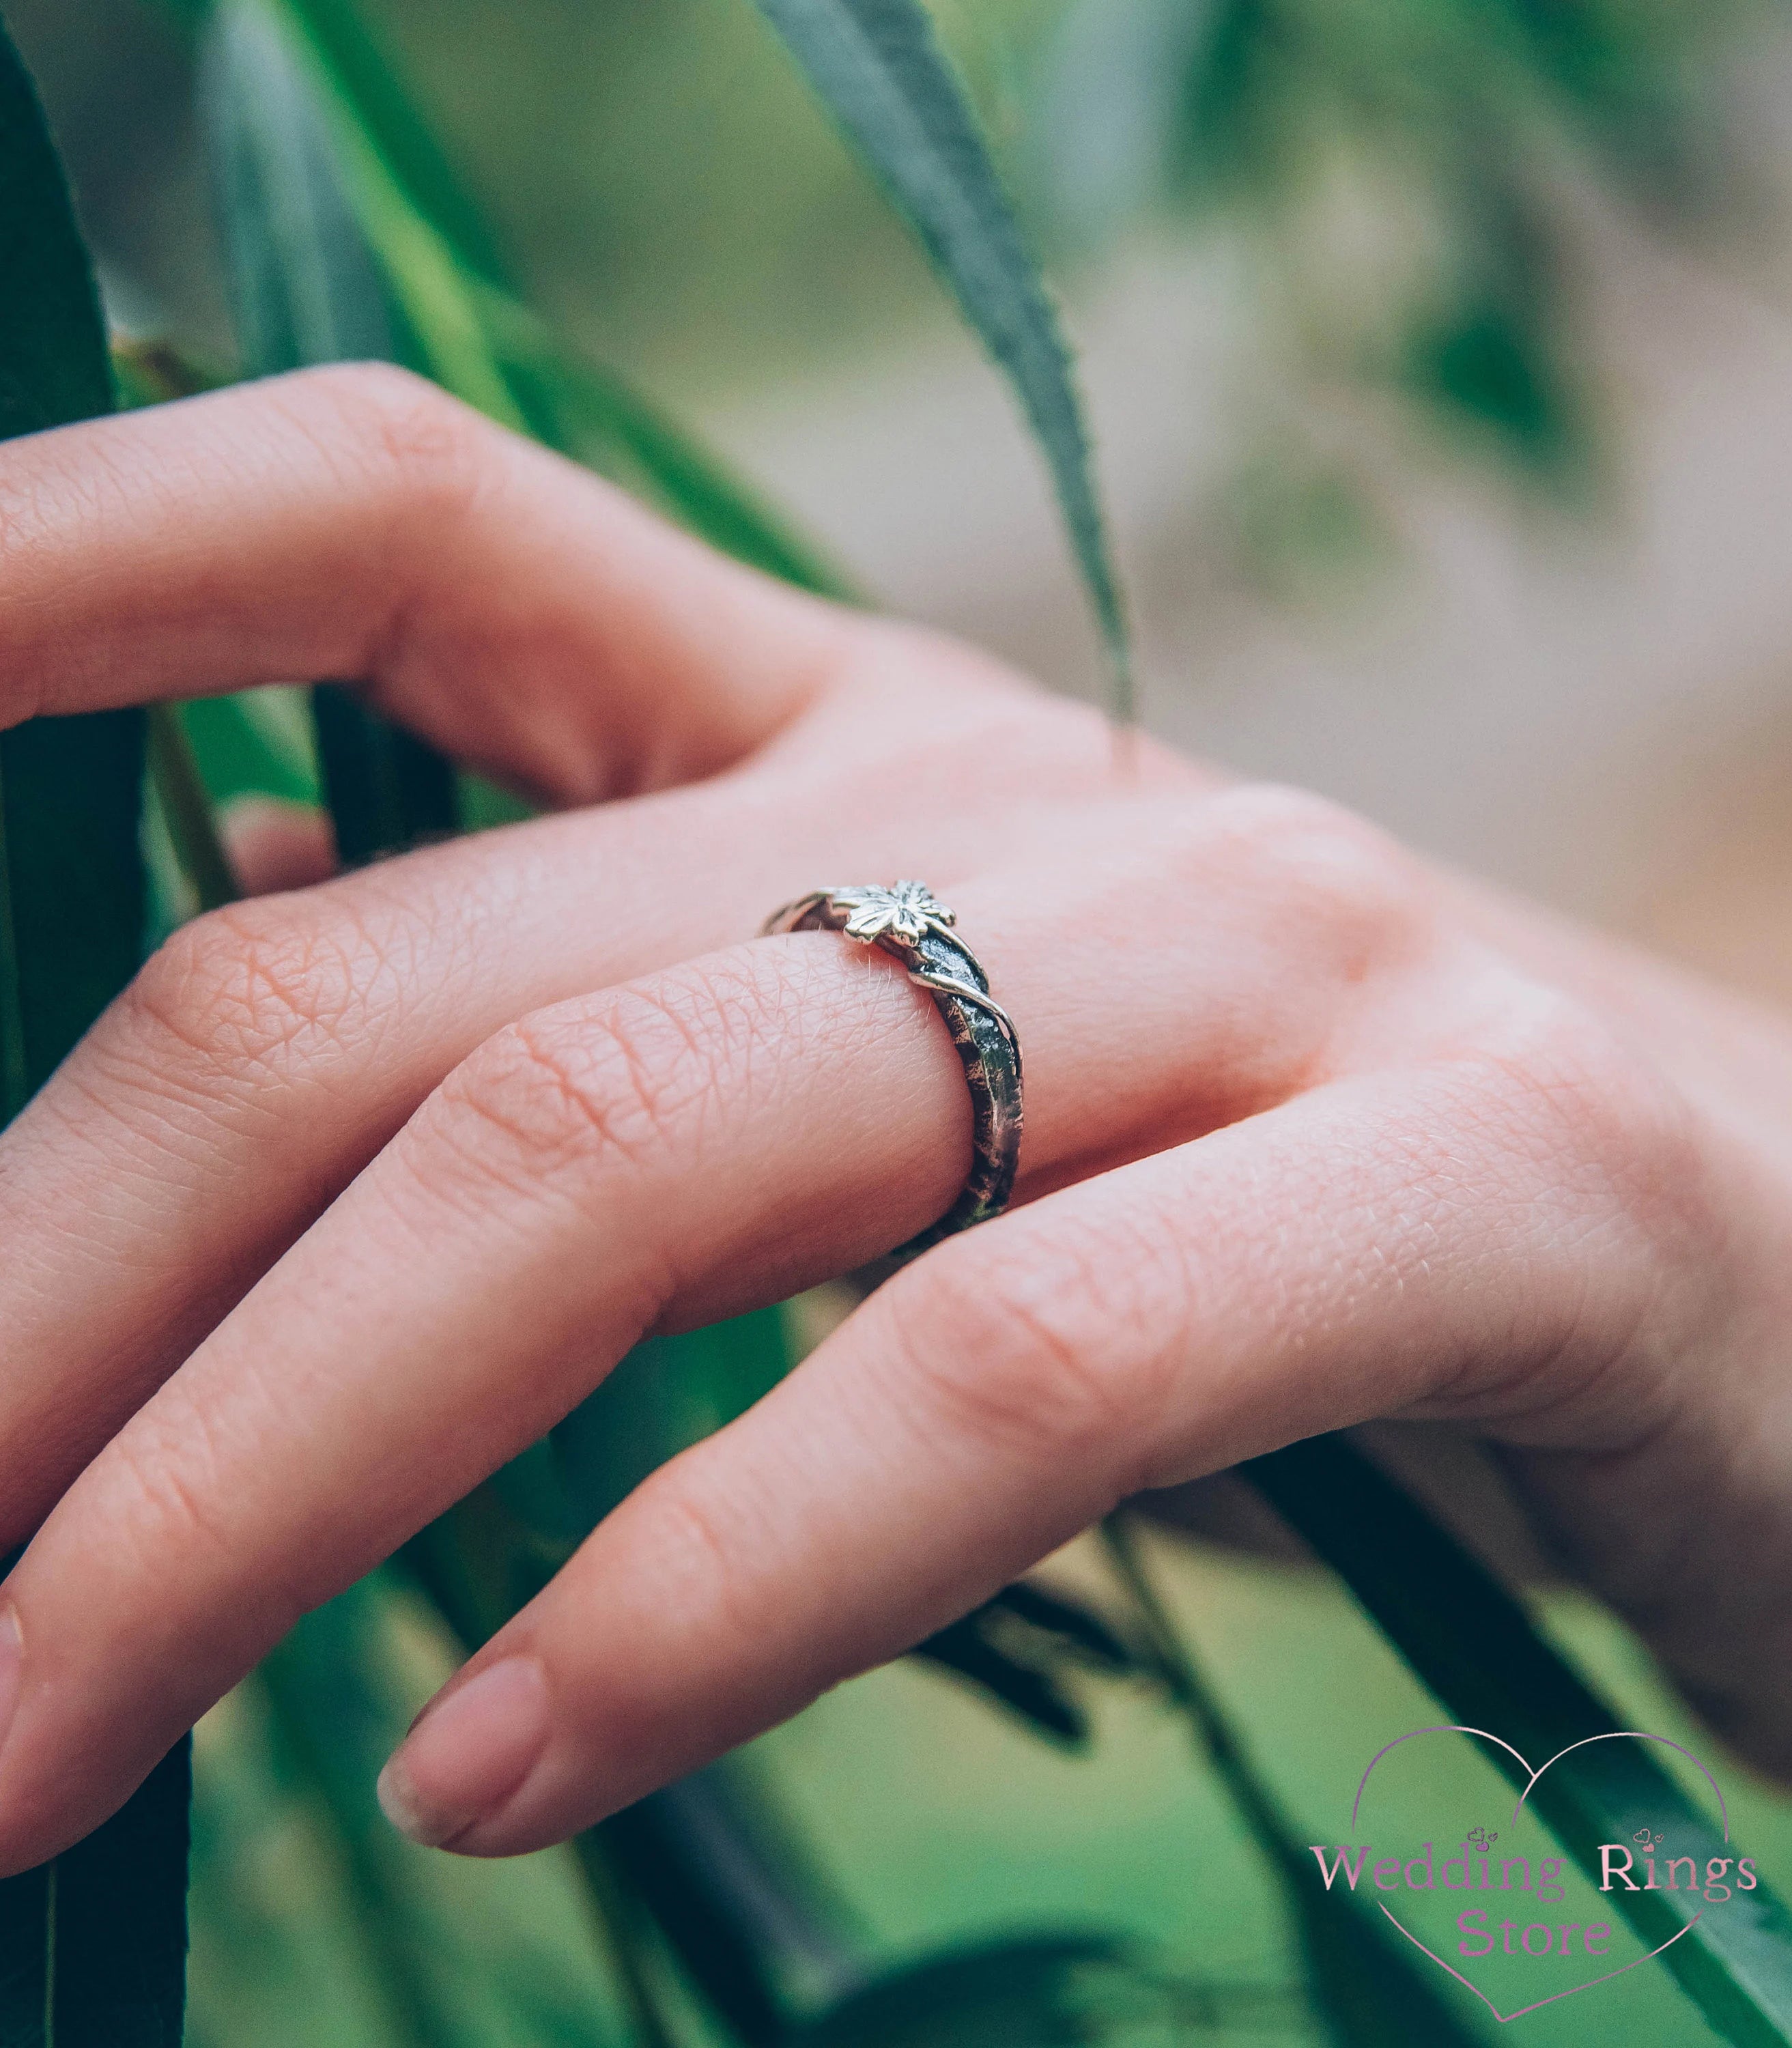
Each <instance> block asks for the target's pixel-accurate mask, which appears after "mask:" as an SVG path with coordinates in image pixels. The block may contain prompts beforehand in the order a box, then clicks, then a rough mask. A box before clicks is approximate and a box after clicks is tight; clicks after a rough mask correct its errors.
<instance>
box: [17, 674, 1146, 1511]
mask: <svg viewBox="0 0 1792 2048" xmlns="http://www.w3.org/2000/svg"><path fill="white" fill-rule="evenodd" d="M961 684H962V677H961V676H960V674H958V673H955V672H948V679H947V681H945V682H944V684H943V685H937V686H936V687H935V689H934V692H933V699H929V696H928V693H927V692H926V691H925V690H922V689H918V688H917V689H913V690H911V692H910V696H911V700H912V699H913V697H915V696H920V697H921V699H922V700H923V701H924V704H925V712H924V716H925V720H926V722H927V723H928V725H929V729H933V728H935V727H937V729H938V731H939V734H940V735H941V745H942V748H943V751H941V753H940V754H938V755H937V758H933V757H923V758H922V762H921V765H922V766H924V767H925V774H921V775H919V776H917V777H916V778H914V779H913V781H909V780H906V779H905V778H891V777H890V776H889V775H888V774H887V773H886V772H885V771H884V770H882V768H881V767H880V768H879V770H877V771H876V772H875V774H867V775H866V776H864V777H863V780H862V781H861V782H859V784H858V785H857V786H856V787H855V789H854V792H853V801H851V805H850V808H851V816H852V823H851V830H850V834H849V835H848V834H847V833H844V832H842V830H841V829H840V828H839V827H838V826H836V825H835V824H832V823H831V822H830V821H829V816H828V810H824V809H823V808H822V807H821V806H820V805H818V804H817V801H816V795H815V789H814V784H815V782H816V766H815V763H814V761H813V758H812V751H813V749H814V748H816V747H819V748H820V751H821V753H822V754H823V756H824V757H825V756H826V754H827V752H828V745H829V744H830V743H828V742H826V741H824V740H816V739H810V738H809V737H807V736H805V735H808V734H809V731H810V728H812V727H824V726H826V725H827V724H828V723H829V722H830V721H833V720H838V719H840V718H841V717H844V718H846V719H847V720H849V721H851V722H855V723H862V722H863V720H864V718H865V717H866V716H867V715H868V712H867V702H866V700H867V699H871V698H873V697H874V696H875V692H876V691H877V690H878V688H879V685H878V684H877V683H875V682H874V683H871V684H867V685H854V686H851V687H849V688H843V691H842V692H841V695H840V700H839V703H838V704H837V705H836V704H835V702H834V700H828V703H827V704H824V705H823V706H821V707H819V708H817V710H816V712H812V713H810V714H809V717H808V720H806V721H805V724H804V726H803V727H802V728H801V730H800V731H796V732H793V734H792V735H790V736H789V739H787V740H786V742H785V743H784V746H783V748H782V751H781V756H780V759H779V760H778V762H775V763H772V762H768V763H766V764H763V765H762V766H760V767H758V768H756V769H755V770H754V773H753V774H751V776H739V777H731V778H725V779H724V780H723V781H721V782H717V783H714V784H711V785H704V786H702V787H700V788H697V789H686V790H672V791H665V792H662V793H659V794H657V795H655V796H653V797H644V798H639V799H636V800H634V801H631V802H629V803H625V804H622V805H611V806H607V807H604V808H603V809H599V810H596V811H594V812H591V813H584V814H580V815H578V816H566V817H559V818H553V819H546V820H538V821H537V822H535V823H533V824H528V825H525V826H521V827H518V828H514V829H512V830H510V831H509V832H502V833H497V834H491V835H487V836H483V837H482V838H480V839H478V840H464V841H460V842H457V843H456V844H452V845H448V846H444V847H440V848H434V849H432V850H431V851H429V852H427V853H425V854H421V855H413V856H412V857H411V858H409V859H405V860H401V861H394V862H389V863H382V864H381V865H380V866H378V867H376V868H373V869H370V870H367V871H363V872H361V873H359V874H356V875H350V876H346V877H344V878H343V879H341V880H339V881H338V882H333V883H332V884H331V885H329V886H328V887H327V888H324V889H321V890H316V891H314V892H312V894H309V895H307V896H304V897H301V898H281V899H277V900H274V901H271V902H265V903H258V904H247V905H239V906H235V908H233V909H232V910H230V911H228V912H227V913H221V914H220V915H218V916H215V917H211V918H209V919H202V920H200V921H198V922H196V924H194V925H190V926H188V928H187V929H185V930H184V932H182V933H180V934H178V935H177V936H176V938H175V939H174V940H173V941H172V942H171V943H170V944H169V946H167V947H166V948H164V950H163V951H162V952H161V954H159V955H158V956H157V958H156V960H154V961H153V962H152V963H151V964H150V966H149V968H148V969H146V970H145V973H144V974H143V975H142V976H141V977H140V978H139V979H138V983H136V984H135V985H134V987H133V988H132V989H131V990H130V991H128V992H127V994H126V996H125V997H124V998H123V999H122V1000H121V1001H120V1002H119V1003H118V1004H116V1005H115V1006H114V1007H113V1009H112V1010H111V1011H109V1012H108V1013H107V1016H106V1017H105V1018H103V1019H102V1021H101V1022H100V1023H99V1026H96V1028H95V1030H94V1031H93V1032H92V1033H91V1034H90V1035H89V1037H88V1038H87V1040H86V1041H84V1042H83V1045H81V1046H80V1048H78V1049H77V1050H76V1053H74V1054H73V1055H72V1057H71V1059H70V1060H69V1061H68V1064H67V1065H66V1066H65V1068H64V1070H63V1072H61V1073H60V1075H59V1076H56V1078H55V1079H53V1080H52V1082H51V1083H50V1084H49V1085H48V1087H47V1088H45V1090H44V1091H43V1092H42V1094H41V1096H39V1097H38V1099H37V1101H36V1102H35V1103H34V1104H32V1105H31V1106H30V1107H29V1108H28V1109H27V1111H25V1114H24V1115H23V1116H21V1118H20V1119H18V1120H17V1122H16V1123H14V1125H13V1127H11V1128H10V1130H9V1131H7V1133H6V1135H5V1136H4V1137H3V1138H0V1241H4V1242H5V1243H6V1247H7V1257H6V1259H5V1260H4V1261H0V1328H3V1329H4V1330H5V1331H6V1333H7V1343H6V1349H5V1354H4V1359H3V1360H0V1545H3V1544H7V1543H10V1542H17V1541H20V1540H22V1538H24V1536H25V1534H28V1533H29V1531H30V1530H32V1529H33V1528H34V1527H35V1526H37V1522H39V1521H40V1520H41V1519H42V1517H43V1515H45V1513H47V1512H48V1509H49V1507H51V1505H52V1503H53V1502H54V1501H55V1499H56V1496H57V1495H58V1494H60V1491H62V1489H63V1488H64V1486H66V1485H67V1484H68V1481H69V1480H71V1479H72V1477H73V1476H74V1475H75V1473H76V1472H78V1471H79V1470H80V1468H81V1467H82V1466H83V1465H84V1464H86V1463H87V1460H88V1459H89V1458H90V1457H91V1456H92V1455H93V1453H95V1451H96V1450H97V1449H99V1446H100V1445H101V1444H102V1443H103V1442H104V1441H106V1439H107V1437H109V1436H110V1435H111V1433H112V1431H113V1430H114V1429H115V1428H116V1427H117V1426H118V1424H119V1423H120V1422H122V1420H123V1419H124V1418H125V1417H126V1416H127V1415H128V1414H131V1413H132V1412H133V1411H134V1410H135V1409H136V1408H137V1406H138V1405H139V1404H140V1403H141V1402H142V1399H143V1398H145V1395H146V1394H147V1393H148V1392H149V1391H150V1390H151V1388H153V1387H154V1386H156V1385H157V1384H158V1383H160V1382H161V1379H163V1378H165V1376H166V1375H167V1374H168V1373H169V1371H172V1370H173V1368H174V1367H175V1366H176V1364H178V1363H180V1360H182V1359H183V1358H184V1357H185V1356H187V1354H188V1352H190V1351H191V1350H192V1348H193V1347H194V1346H195V1345H196V1344H198V1343H199V1341H200V1339H201V1338H202V1337H203V1336H204V1335H205V1333H206V1332H207V1331H208V1330H209V1329H210V1328H212V1326H213V1325H215V1323H216V1322H217V1321H219V1319H220V1317H222V1316H223V1314H224V1313H226V1311H227V1309H229V1308H230V1307H231V1305H232V1304H233V1303H234V1302H235V1301H237V1300H239V1298H240V1297H242V1294H244V1293H245V1292H246V1290H247V1289H248V1287H249V1286H250V1285H251V1284H252V1283H253V1282H254V1280H255V1279H256V1278H258V1276H259V1274H261V1273H262V1272H263V1271H265V1270H266V1268H267V1267H268V1266H270V1265H271V1264H272V1263H273V1261H274V1259H277V1257H278V1256H279V1255H280V1254H281V1252H282V1251H285V1249H286V1247H288V1246H289V1244H290V1243H292V1242H293V1240H294V1239H295V1238H297V1236H298V1235H299V1234H300V1232H301V1231H302V1230H303V1229H304V1228H305V1226H306V1225H307V1224H309V1223H310V1222H311V1221H312V1219H313V1218H314V1217H315V1216H316V1214H317V1213H318V1212H319V1211H320V1209H322V1208H324V1205H325V1204H326V1203H328V1200H330V1199H331V1198H332V1197H333V1196H334V1195H335V1194H336V1193H337V1192H338V1191H339V1189H341V1188H342V1187H343V1186H344V1185H346V1184H347V1181H349V1180H350V1179H351V1178H352V1177H353V1176H354V1175H355V1173H357V1172H358V1171H359V1169H361V1168H362V1167H363V1166H364V1165H365V1164H366V1163H367V1161H368V1159H370V1158H371V1157H372V1156H373V1155H374V1154H375V1153H376V1152H377V1151H378V1149H379V1147H380V1146H381V1145H382V1144H383V1143H384V1142H386V1139H387V1138H389V1137H390V1135H392V1133H393V1132H394V1131H396V1130H397V1129H398V1127H400V1126H401V1125H402V1123H404V1121H405V1119H406V1118H407V1117H408V1116H409V1115H410V1114H411V1113H412V1111H413V1110H414V1109H415V1108H416V1107H417V1104H419V1103H420V1102H421V1101H422V1100H423V1099H424V1098H425V1096H427V1095H428V1094H429V1091H430V1090H431V1089H432V1088H434V1087H435V1086H436V1084H438V1083H439V1082H440V1080H442V1078H443V1076H444V1075H445V1074H446V1073H447V1072H448V1071H449V1070H450V1069H452V1067H453V1066H454V1065H456V1062H457V1061H460V1060H461V1059H463V1058H464V1057H466V1056H467V1053H471V1051H472V1050H473V1049H474V1047H475V1045H478V1044H479V1043H480V1042H481V1041H483V1039H485V1038H488V1037H490V1036H491V1034H492V1033H493V1032H495V1031H496V1030H498V1029H499V1028H500V1027H501V1026H503V1025H506V1024H507V1023H510V1022H512V1021H514V1019H515V1018H518V1017H520V1016H522V1015H523V1014H526V1012H528V1011H529V1010H534V1009H537V1008H540V1007H545V1006H548V1005H550V1004H553V1003H557V1002H559V1001H560V1000H562V999H565V998H568V997H569V996H572V995H576V994H578V993H580V992H582V991H588V990H591V989H593V988H598V987H603V986H605V985H606V984H608V983H615V982H619V981H621V980H623V979H626V978H627V977H629V976H632V975H636V974H640V973H642V972H648V971H650V970H651V969H654V968H657V967H661V966H663V965H665V964H669V963H670V962H673V961H676V960H680V959H684V958H688V957H690V956H692V955H693V954H696V953H700V952H705V951H707V950H708V949H710V948H713V947H715V946H717V945H719V944H727V943H729V942H730V941H733V940H735V939H737V938H739V937H741V936H743V934H745V933H750V932H751V931H753V930H754V929H755V928H756V927H757V925H758V923H759V921H760V920H761V918H762V916H763V914H764V913H765V911H766V909H767V908H768V906H773V905H775V904H777V903H778V902H781V901H786V900H788V899H789V898H790V897H792V896H793V895H794V894H797V893H798V892H799V891H800V890H801V889H802V888H803V887H805V886H808V885H809V883H810V882H812V881H813V877H814V876H815V875H816V874H818V873H820V874H827V873H830V872H836V871H840V863H842V862H843V860H844V863H845V866H846V868H847V871H854V872H863V873H868V874H878V873H894V872H899V871H901V869H902V866H903V865H905V864H906V863H907V861H908V859H909V857H910V855H912V853H913V849H914V847H915V844H916V843H917V840H921V841H924V842H925V844H926V845H927V846H928V847H929V848H930V849H931V854H930V858H932V859H934V860H936V861H937V863H939V865H937V866H936V867H935V868H934V872H935V873H936V874H941V875H945V876H948V877H949V876H950V875H953V874H956V873H961V872H963V871H964V868H965V867H968V866H972V865H975V864H976V863H980V862H982V861H984V860H987V858H988V856H989V854H990V852H991V848H992V847H993V846H995V845H996V844H1006V845H1007V846H1008V847H1009V848H1010V850H1011V851H1017V852H1018V851H1022V849H1023V848H1024V844H1025V840H1026V833H1027V832H1028V831H1029V830H1030V829H1032V830H1034V831H1036V832H1037V833H1038V836H1040V837H1041V840H1045V839H1061V836H1062V833H1063V830H1064V827H1063V824H1061V817H1062V816H1063V815H1064V814H1065V812H1066V811H1067V810H1068V809H1069V806H1070V805H1072V804H1073V803H1074V802H1076V801H1077V800H1078V799H1079V797H1081V796H1083V795H1084V793H1086V791H1087V789H1088V786H1089V785H1091V783H1092V782H1100V780H1101V778H1103V777H1104V775H1105V773H1106V769H1105V766H1104V764H1105V762H1106V761H1107V752H1106V750H1105V747H1104V744H1103V742H1102V736H1101V735H1100V731H1099V727H1096V726H1095V722H1094V721H1092V720H1089V719H1088V718H1087V717H1086V716H1077V715H1074V714H1072V713H1069V712H1061V713H1053V714H1052V715H1051V716H1046V717H1035V718H1034V719H1033V720H1030V721H1029V722H1028V723H1027V724H1026V727H1024V729H1021V730H1017V729H1016V727H1015V724H1014V719H1013V716H1012V713H1011V712H1003V720H1005V723H1001V724H999V725H996V726H994V727H992V726H991V722H990V720H991V714H990V712H989V709H988V706H989V704H990V702H991V698H990V696H989V695H988V693H987V692H976V691H968V690H965V689H964V688H962V687H961ZM999 701H1000V700H999V699H998V700H997V702H998V703H999ZM979 707H981V708H979ZM1092 727H1093V728H1094V729H1092ZM996 740H999V747H1000V751H1001V753H1002V754H1003V758H1005V759H1007V760H1010V761H1012V762H1014V764H1015V765H1016V767H1017V769H1018V772H1019V773H1021V774H1023V775H1024V776H1025V777H1026V778H1027V779H1028V781H1029V782H1030V785H1031V788H1032V790H1033V793H1034V797H1035V798H1036V799H1037V801H1038V805H1039V806H1040V816H1038V821H1037V823H1036V824H1034V825H1033V826H1031V827H1030V825H1029V823H1028V819H1027V816H1026V814H1025V813H1017V812H1015V811H1013V810H1007V811H1002V812H998V811H996V810H995V809H992V807H991V806H989V805H987V804H983V803H980V802H976V801H972V798H973V797H975V796H976V794H977V793H978V786H979V785H980V784H982V783H983V782H985V781H987V771H986V770H983V769H981V768H980V767H978V766H976V763H977V762H978V760H979V756H980V755H983V754H985V752H986V747H987V743H991V742H992V741H996ZM833 775H834V782H833V786H832V789H831V790H830V791H829V793H828V800H827V801H828V807H829V809H830V810H831V807H832V804H833V803H834V802H836V801H840V798H841V797H842V795H843V794H844V792H843V789H842V778H841V776H840V771H839V770H838V769H837V768H836V769H835V770H833ZM917 783H918V784H919V785H920V786H921V789H923V791H924V793H925V794H924V796H923V797H920V798H917V797H916V796H914V795H913V794H911V793H910V791H911V790H912V789H914V787H915V786H916V785H917ZM936 807H937V808H936Z"/></svg>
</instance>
